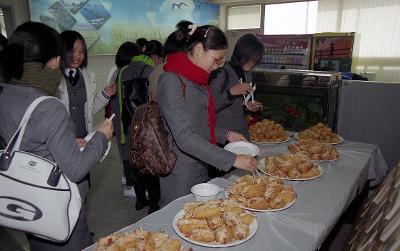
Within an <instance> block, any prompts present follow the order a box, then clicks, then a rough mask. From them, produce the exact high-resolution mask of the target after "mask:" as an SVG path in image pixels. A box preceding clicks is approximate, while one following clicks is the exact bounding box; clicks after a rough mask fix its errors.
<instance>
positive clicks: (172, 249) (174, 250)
mask: <svg viewBox="0 0 400 251" xmlns="http://www.w3.org/2000/svg"><path fill="white" fill-rule="evenodd" d="M164 245H165V250H166V251H180V250H181V248H182V245H181V242H180V241H179V240H177V239H169V240H167V241H166V242H165V244H164ZM163 250H164V249H163ZM146 251H147V250H146Z"/></svg>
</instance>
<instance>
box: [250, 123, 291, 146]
mask: <svg viewBox="0 0 400 251" xmlns="http://www.w3.org/2000/svg"><path fill="white" fill-rule="evenodd" d="M249 132H250V139H251V140H254V141H258V142H283V141H285V140H287V139H288V138H289V135H288V134H287V133H286V132H285V130H284V129H283V127H282V126H281V125H280V124H276V123H275V122H274V121H271V120H268V119H263V120H262V121H260V122H257V123H256V124H254V125H252V126H250V128H249Z"/></svg>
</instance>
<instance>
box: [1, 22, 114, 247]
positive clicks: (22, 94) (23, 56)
mask: <svg viewBox="0 0 400 251" xmlns="http://www.w3.org/2000/svg"><path fill="white" fill-rule="evenodd" d="M61 46H62V45H61V40H60V36H59V34H58V33H57V31H55V30H53V29H52V28H50V27H48V26H46V25H44V24H42V23H35V22H27V23H24V24H22V25H20V26H19V27H18V28H17V29H16V30H15V32H14V34H13V35H12V36H11V37H10V40H9V44H8V45H7V47H6V48H5V49H4V51H3V52H2V57H1V61H2V62H1V63H2V64H1V67H2V70H3V72H4V81H3V82H1V83H0V121H1V123H0V135H1V137H3V138H4V140H5V141H6V142H9V141H10V139H11V137H12V136H13V134H14V132H15V131H16V130H17V127H18V125H19V123H20V121H21V119H22V116H23V115H24V113H25V111H26V109H27V108H28V106H29V105H30V104H31V103H32V102H33V101H34V100H35V99H36V98H38V97H40V96H48V95H51V96H54V95H55V93H56V90H57V87H58V84H59V81H60V76H61V73H60V71H59V70H58V67H59V64H60V55H61V50H62V47H61ZM10 107H11V108H12V109H10ZM112 132H113V129H112V124H111V122H110V121H107V120H106V121H105V122H104V123H103V124H102V125H101V126H100V127H99V129H97V132H96V133H95V134H94V135H93V137H92V139H91V140H90V141H89V142H88V143H87V145H86V147H85V149H84V150H83V151H82V152H81V151H80V150H79V147H78V145H77V144H76V141H75V131H74V123H73V121H72V120H71V118H70V116H69V114H68V112H67V110H66V109H65V107H64V105H63V104H62V103H61V102H60V101H57V100H55V99H47V100H45V101H43V102H41V103H40V104H39V105H38V106H37V107H36V109H35V110H34V111H33V113H32V115H31V118H30V120H29V122H28V124H27V126H26V130H25V134H24V138H23V140H22V143H21V147H20V149H21V150H23V151H26V152H30V153H33V154H36V155H39V156H41V157H43V158H46V159H48V160H50V161H53V162H56V163H57V166H58V167H59V168H60V170H61V171H62V172H63V173H64V174H65V175H66V176H67V177H68V178H69V179H70V180H71V181H72V182H75V183H77V185H78V189H79V192H80V195H81V198H82V202H83V206H82V209H81V212H80V215H79V219H78V222H77V223H76V226H75V229H74V231H73V232H72V235H71V236H70V238H69V239H68V241H66V242H64V243H55V242H51V241H47V240H43V239H40V238H38V237H34V236H32V235H30V234H27V237H28V241H29V246H30V250H31V251H39V250H40V251H47V250H49V251H50V250H51V251H59V250H82V249H83V248H85V247H86V246H88V245H90V244H91V243H92V240H91V235H90V233H89V229H88V226H87V223H86V215H85V205H84V202H85V200H86V196H87V194H88V190H89V186H88V183H87V182H85V181H84V177H85V176H86V175H87V174H88V173H89V170H90V168H91V167H93V166H94V165H95V164H96V162H97V161H98V160H99V159H100V158H101V156H102V155H103V152H104V151H105V150H106V148H107V142H108V141H109V140H110V138H111V137H112ZM27 192H29V191H27ZM54 203H57V201H54Z"/></svg>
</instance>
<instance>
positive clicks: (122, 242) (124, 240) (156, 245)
mask: <svg viewBox="0 0 400 251" xmlns="http://www.w3.org/2000/svg"><path fill="white" fill-rule="evenodd" d="M94 250H95V251H123V250H145V251H164V250H167V251H181V250H183V249H182V247H181V243H180V241H179V240H177V239H169V238H168V235H167V234H166V233H165V232H149V231H145V230H143V229H142V228H137V229H135V230H133V231H132V232H126V233H115V234H111V235H109V236H106V237H104V238H101V239H99V241H98V242H97V243H96V245H95V248H94ZM189 250H190V249H189Z"/></svg>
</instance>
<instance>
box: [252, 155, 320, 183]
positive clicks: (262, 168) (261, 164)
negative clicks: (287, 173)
mask: <svg viewBox="0 0 400 251" xmlns="http://www.w3.org/2000/svg"><path fill="white" fill-rule="evenodd" d="M315 165H316V166H317V168H318V171H319V175H317V176H314V177H311V178H307V179H301V178H300V179H291V178H289V177H285V178H283V179H284V180H297V181H305V180H313V179H316V178H318V177H321V176H322V174H324V169H322V167H321V166H320V165H318V164H315ZM257 168H258V170H260V171H261V172H263V173H265V174H266V175H269V176H271V174H270V173H268V172H267V171H266V170H265V158H262V159H260V160H259V161H258V165H257Z"/></svg>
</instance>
